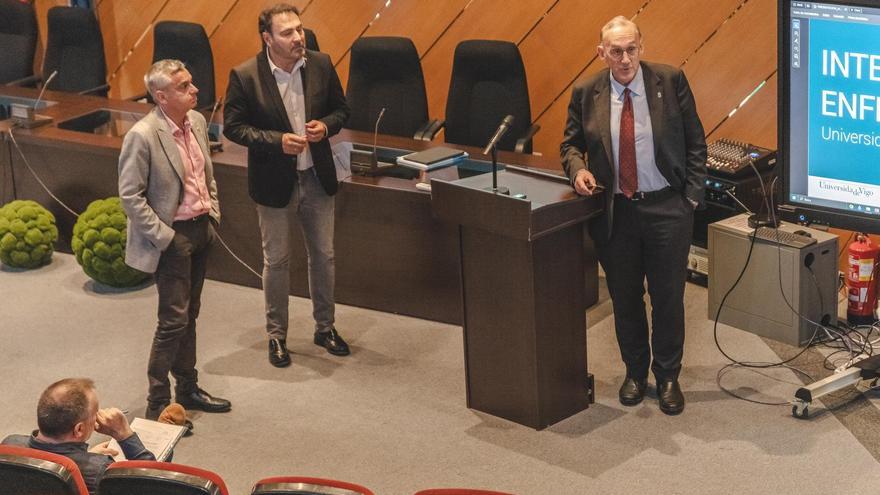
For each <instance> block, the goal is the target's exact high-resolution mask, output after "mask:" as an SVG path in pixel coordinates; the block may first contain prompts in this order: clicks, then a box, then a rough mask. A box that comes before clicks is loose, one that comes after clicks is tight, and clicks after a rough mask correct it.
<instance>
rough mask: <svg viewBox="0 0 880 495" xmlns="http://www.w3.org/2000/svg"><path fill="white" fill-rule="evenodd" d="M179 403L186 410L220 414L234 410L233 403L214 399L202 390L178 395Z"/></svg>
mask: <svg viewBox="0 0 880 495" xmlns="http://www.w3.org/2000/svg"><path fill="white" fill-rule="evenodd" d="M176 399H177V403H178V404H180V405H181V406H183V407H185V408H186V409H195V410H199V411H205V412H211V413H219V412H227V411H229V410H230V409H232V403H230V402H229V401H228V400H226V399H221V398H220V397H213V396H211V394H209V393H208V392H205V391H204V390H202V389H200V388H199V389H196V391H195V392H191V393H189V394H186V395H178V396H177V397H176Z"/></svg>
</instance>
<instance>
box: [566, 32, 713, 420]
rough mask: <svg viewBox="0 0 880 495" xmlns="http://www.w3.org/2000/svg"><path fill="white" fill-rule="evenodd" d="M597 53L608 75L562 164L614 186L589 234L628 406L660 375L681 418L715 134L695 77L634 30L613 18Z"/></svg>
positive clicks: (586, 96) (587, 93) (578, 101)
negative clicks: (689, 307) (692, 278)
mask: <svg viewBox="0 0 880 495" xmlns="http://www.w3.org/2000/svg"><path fill="white" fill-rule="evenodd" d="M597 51H598V55H599V58H600V59H602V61H603V62H605V64H606V65H607V66H608V69H605V70H602V71H600V72H599V73H598V74H596V75H595V76H593V77H590V78H588V79H587V80H585V81H583V82H581V83H578V84H577V85H576V86H575V87H574V90H573V91H572V96H571V103H570V104H569V107H568V121H567V124H566V128H565V137H564V139H563V141H562V145H561V150H560V151H561V156H562V165H563V167H564V168H565V171H566V173H568V176H569V177H570V178H571V182H572V185H573V186H574V188H575V190H576V191H577V192H578V194H584V195H590V194H593V193H594V192H595V191H596V186H597V185H598V184H601V185H603V186H604V187H605V197H604V199H605V214H604V215H601V216H599V217H596V218H594V219H593V220H591V222H590V225H589V229H590V235H591V237H592V238H593V242H595V245H596V252H597V254H598V256H599V262H600V263H601V264H602V268H603V269H604V270H605V278H606V281H607V283H608V292H609V293H610V295H611V301H612V305H613V307H614V327H615V331H616V334H617V342H618V344H619V346H620V354H621V357H622V358H623V362H624V364H625V365H626V378H625V380H624V382H623V384H622V385H621V387H620V391H619V394H618V398H619V399H620V402H621V403H622V404H624V405H627V406H633V405H636V404H638V403H640V402H641V401H642V399H643V398H644V396H645V390H646V388H647V378H648V372H649V371H650V372H652V373H653V374H654V377H655V379H656V383H657V399H658V402H659V406H660V410H661V411H663V412H664V413H666V414H670V415H672V414H678V413H680V412H682V411H683V410H684V394H682V392H681V388H680V386H679V383H678V375H679V373H680V371H681V360H682V355H683V353H684V289H685V279H686V277H687V255H688V249H689V247H690V243H691V237H692V235H691V234H692V229H693V221H694V209H695V208H696V207H697V206H699V204H700V203H701V202H702V201H703V188H704V186H705V180H706V138H705V134H704V132H703V125H702V123H700V118H699V116H698V115H697V106H696V104H695V103H694V96H693V94H692V93H691V89H690V86H689V85H688V82H687V78H686V77H685V75H684V72H682V71H681V70H680V69H678V68H675V67H670V66H668V65H662V64H652V63H649V62H644V61H641V60H640V59H641V54H642V35H641V32H639V28H638V26H636V25H635V24H634V23H633V22H631V21H630V20H628V19H627V18H625V17H615V18H614V19H612V20H611V21H609V22H608V23H607V24H606V25H605V26H604V27H603V28H602V30H601V33H600V44H599V46H598V48H597ZM645 280H647V282H648V292H649V294H650V296H651V306H652V308H651V334H650V335H651V336H650V339H649V337H648V335H649V332H648V319H647V315H646V314H645V301H644V296H645Z"/></svg>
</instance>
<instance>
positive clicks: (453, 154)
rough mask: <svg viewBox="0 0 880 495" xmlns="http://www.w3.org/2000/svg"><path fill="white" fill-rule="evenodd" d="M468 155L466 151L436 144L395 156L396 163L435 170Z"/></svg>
mask: <svg viewBox="0 0 880 495" xmlns="http://www.w3.org/2000/svg"><path fill="white" fill-rule="evenodd" d="M467 157H468V154H467V152H464V151H461V150H454V149H452V148H447V147H445V146H437V147H435V148H430V149H427V150H424V151H418V152H415V153H410V154H408V155H403V156H399V157H397V164H398V165H403V166H404V167H410V168H415V169H418V170H436V169H438V168H443V167H448V166H450V165H455V164H456V163H459V162H462V161H464V160H465V158H467Z"/></svg>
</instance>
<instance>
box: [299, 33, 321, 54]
mask: <svg viewBox="0 0 880 495" xmlns="http://www.w3.org/2000/svg"><path fill="white" fill-rule="evenodd" d="M303 31H305V34H306V48H308V49H309V50H312V51H314V52H320V51H321V48H320V47H319V46H318V37H317V36H315V32H314V31H312V30H311V29H309V28H303Z"/></svg>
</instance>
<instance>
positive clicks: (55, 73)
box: [34, 70, 58, 112]
mask: <svg viewBox="0 0 880 495" xmlns="http://www.w3.org/2000/svg"><path fill="white" fill-rule="evenodd" d="M57 75H58V71H57V70H53V71H52V73H51V74H49V77H48V78H47V79H46V81H45V82H44V83H43V87H42V89H40V94H39V95H38V96H37V100H36V101H35V102H34V112H36V111H37V108H39V106H40V101H41V100H42V99H43V93H45V92H46V88H48V87H49V83H50V82H52V79H55V76H57Z"/></svg>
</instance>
